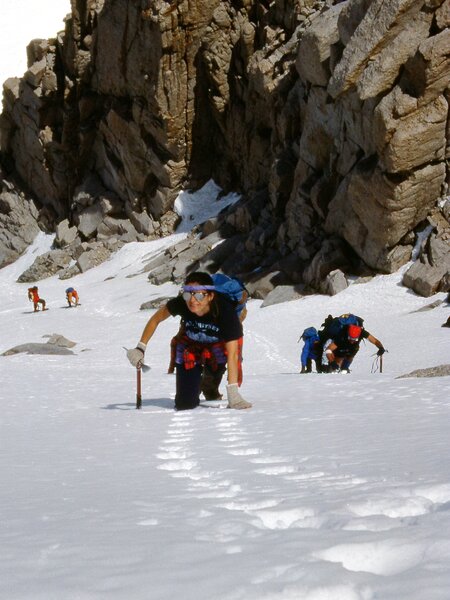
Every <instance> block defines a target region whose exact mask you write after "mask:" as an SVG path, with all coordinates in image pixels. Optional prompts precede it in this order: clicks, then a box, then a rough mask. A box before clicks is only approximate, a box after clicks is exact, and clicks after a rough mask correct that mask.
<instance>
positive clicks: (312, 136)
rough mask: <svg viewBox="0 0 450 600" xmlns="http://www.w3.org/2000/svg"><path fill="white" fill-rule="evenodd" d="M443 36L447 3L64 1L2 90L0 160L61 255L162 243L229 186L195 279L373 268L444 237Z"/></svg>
mask: <svg viewBox="0 0 450 600" xmlns="http://www.w3.org/2000/svg"><path fill="white" fill-rule="evenodd" d="M449 24H450V2H449V0H389V1H387V0H345V1H343V2H342V1H338V0H334V1H333V0H297V1H294V0H276V1H275V2H268V1H250V0H241V1H240V2H231V1H227V0H225V1H219V0H217V1H216V0H197V1H193V0H192V1H189V2H188V1H184V2H176V3H175V2H163V1H158V0H140V1H137V2H132V3H125V2H120V1H119V0H87V1H86V0H83V1H81V0H73V2H72V15H71V17H70V18H69V19H68V20H67V21H66V27H65V31H64V32H63V33H61V34H59V35H58V37H57V38H55V39H53V40H36V41H33V42H32V43H31V44H30V45H29V47H28V58H29V68H28V71H27V72H26V73H25V76H24V77H23V78H22V79H21V80H18V79H10V80H8V81H7V82H6V83H5V86H4V111H3V114H2V117H1V138H0V144H1V152H2V160H3V163H4V165H5V168H6V169H7V170H9V172H11V173H14V174H15V175H17V176H18V178H19V179H20V181H22V182H24V184H26V186H27V189H28V190H30V191H31V193H32V194H33V195H34V197H35V199H36V200H37V201H38V203H39V205H42V206H44V207H46V213H45V215H46V219H47V221H49V222H50V223H53V226H54V228H56V226H57V225H59V224H60V223H61V222H62V221H64V222H66V219H67V222H66V225H65V226H66V227H67V229H68V230H71V228H72V227H75V228H77V230H76V232H73V235H72V237H74V241H72V242H71V243H72V244H74V243H75V244H76V245H77V244H78V245H79V244H80V243H87V242H90V243H92V242H93V241H97V242H99V241H101V242H102V243H104V242H105V240H107V239H110V238H113V239H114V240H117V237H118V236H119V237H120V238H121V239H120V240H119V241H121V242H127V241H131V240H134V239H136V240H140V239H149V238H151V237H154V236H159V235H166V234H167V233H170V232H171V231H172V230H173V227H174V226H175V225H176V223H177V220H176V218H174V215H173V212H172V208H173V202H174V199H175V197H176V196H177V194H178V192H179V191H180V190H181V189H182V188H183V187H188V188H192V189H195V188H196V187H199V186H201V185H202V184H203V183H205V182H206V181H207V180H208V179H210V178H213V179H214V180H215V181H216V182H217V183H218V184H219V185H221V186H222V188H224V189H225V190H227V191H228V190H236V191H239V192H240V193H242V201H241V202H240V203H239V204H238V205H236V206H235V207H234V208H233V209H231V210H230V211H229V212H228V213H227V214H224V215H222V216H221V218H219V219H218V220H217V228H218V229H219V230H222V231H223V232H224V236H226V237H232V236H234V235H236V236H238V237H237V238H236V243H235V244H234V245H232V247H231V248H230V250H229V253H228V255H227V256H226V257H224V258H223V259H222V262H221V263H215V264H214V268H218V267H220V266H222V265H223V266H224V267H226V268H230V266H231V265H233V270H234V271H235V272H241V273H246V272H250V271H253V270H254V269H255V267H262V273H266V272H268V271H281V272H283V273H284V276H285V278H287V280H290V281H292V283H301V282H304V283H306V284H307V285H308V286H310V287H312V288H313V289H319V288H320V284H321V282H323V281H324V278H325V277H327V275H328V274H329V273H330V272H331V271H334V270H336V269H341V270H342V271H343V272H345V273H349V272H352V271H353V272H364V271H366V272H392V271H394V270H396V269H398V268H399V267H400V266H401V265H403V264H405V263H406V262H408V261H409V260H410V259H411V256H412V251H413V247H414V245H415V242H416V233H417V232H418V231H419V230H420V229H423V228H424V227H425V226H426V225H428V224H430V223H431V225H432V226H433V227H434V234H435V235H437V236H438V238H439V240H440V241H442V242H443V243H444V245H447V247H448V244H449V235H450V234H449V229H448V220H447V227H446V226H442V221H441V220H440V217H439V218H438V219H436V210H437V208H436V207H437V206H438V207H439V206H443V205H444V199H445V197H446V195H447V184H448V179H449V171H448V159H449V156H450V142H449V139H450V125H449V122H450V120H449V110H448V102H449V98H450V91H449V86H450V33H449ZM440 214H441V216H442V214H444V213H443V212H442V211H440ZM447 219H448V217H447ZM124 220H130V223H131V226H130V227H126V226H125V225H124V223H123V222H124ZM438 221H439V223H438ZM71 231H72V230H71ZM118 231H119V232H120V235H119V234H118V233H117V232H118ZM423 252H424V253H425V254H426V253H427V252H428V254H427V256H426V257H425V255H424V257H423V260H424V261H425V259H426V260H428V261H430V260H431V258H430V256H429V250H427V247H426V245H423ZM443 254H444V255H445V252H444V253H443ZM445 260H447V259H445ZM438 270H439V269H438ZM444 270H445V269H444ZM408 281H409V280H408ZM442 285H444V284H441V282H438V286H437V289H444V287H445V286H444V287H442ZM440 286H441V287H440ZM417 287H418V289H419V288H420V286H417ZM425 287H426V286H425ZM425 287H424V286H422V289H425ZM432 287H433V289H435V285H434V284H433V286H432Z"/></svg>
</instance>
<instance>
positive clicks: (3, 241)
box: [0, 171, 40, 268]
mask: <svg viewBox="0 0 450 600" xmlns="http://www.w3.org/2000/svg"><path fill="white" fill-rule="evenodd" d="M0 175H2V174H1V171H0ZM0 190H1V191H0V268H2V267H4V266H6V265H8V264H10V263H12V262H14V261H15V260H16V259H17V258H18V257H19V256H20V255H21V254H22V253H23V252H24V251H25V250H26V248H27V247H28V246H29V245H30V244H31V242H32V241H33V240H34V238H35V237H36V235H37V234H38V233H39V231H40V228H39V225H38V219H39V211H38V209H37V207H36V205H35V203H34V202H33V200H32V199H30V198H27V197H26V196H25V195H24V194H23V193H21V192H20V191H19V190H18V189H17V188H16V187H15V186H14V185H13V184H12V183H10V182H9V181H7V180H6V179H3V177H1V185H0Z"/></svg>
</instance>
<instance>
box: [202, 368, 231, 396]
mask: <svg viewBox="0 0 450 600" xmlns="http://www.w3.org/2000/svg"><path fill="white" fill-rule="evenodd" d="M224 373H225V365H217V369H216V370H215V371H213V370H212V369H211V367H210V366H209V365H205V366H204V368H203V374H202V382H201V386H200V390H201V392H203V395H204V396H205V400H220V398H222V394H221V393H220V392H219V386H220V382H221V381H222V377H223V374H224Z"/></svg>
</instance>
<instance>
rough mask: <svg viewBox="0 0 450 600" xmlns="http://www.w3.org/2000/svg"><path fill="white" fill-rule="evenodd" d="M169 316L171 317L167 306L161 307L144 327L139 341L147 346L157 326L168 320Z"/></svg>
mask: <svg viewBox="0 0 450 600" xmlns="http://www.w3.org/2000/svg"><path fill="white" fill-rule="evenodd" d="M170 316H171V315H170V312H169V309H168V308H167V306H166V305H164V306H161V308H159V309H158V310H157V311H156V312H155V314H154V315H153V316H151V317H150V319H149V320H148V322H147V325H146V326H145V327H144V331H143V332H142V335H141V339H140V341H141V342H142V343H143V344H147V343H148V341H149V340H150V339H151V337H152V336H153V334H154V333H155V331H156V328H157V327H158V325H159V324H160V323H162V322H163V321H165V320H166V319H168V318H169V317H170Z"/></svg>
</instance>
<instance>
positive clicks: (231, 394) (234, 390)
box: [227, 383, 252, 410]
mask: <svg viewBox="0 0 450 600" xmlns="http://www.w3.org/2000/svg"><path fill="white" fill-rule="evenodd" d="M227 400H228V408H236V409H237V410H241V409H242V408H251V407H252V404H251V403H250V402H247V400H244V398H243V397H242V396H241V395H240V393H239V389H238V384H237V383H230V384H229V385H227Z"/></svg>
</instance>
